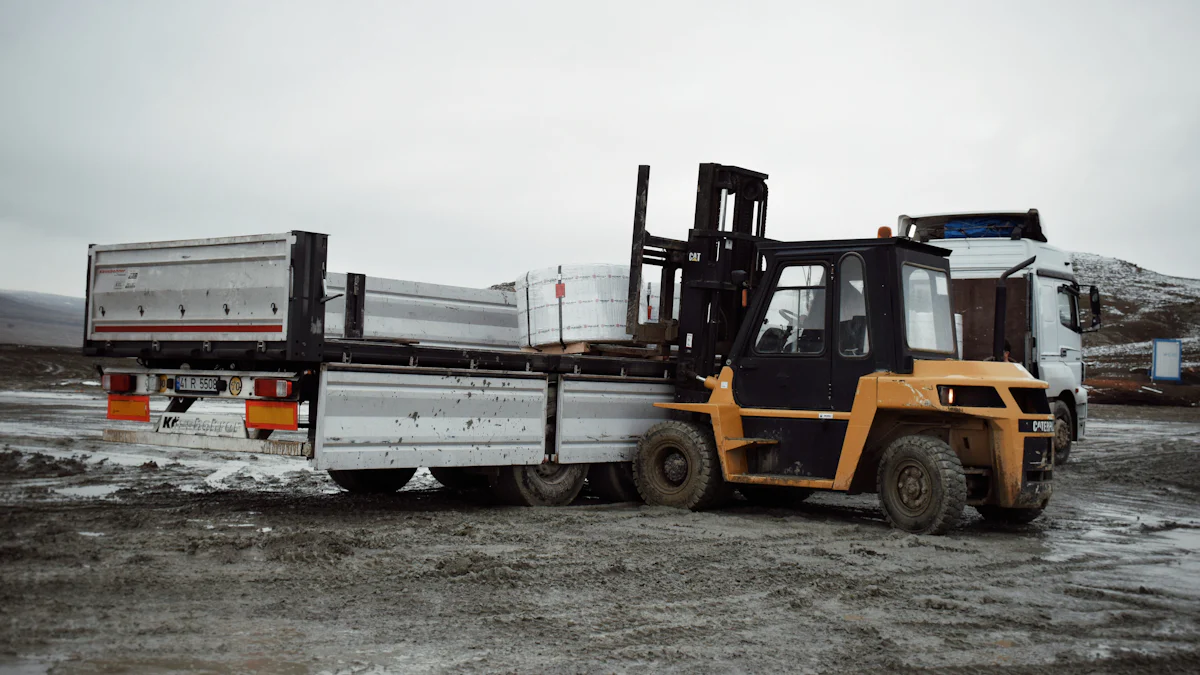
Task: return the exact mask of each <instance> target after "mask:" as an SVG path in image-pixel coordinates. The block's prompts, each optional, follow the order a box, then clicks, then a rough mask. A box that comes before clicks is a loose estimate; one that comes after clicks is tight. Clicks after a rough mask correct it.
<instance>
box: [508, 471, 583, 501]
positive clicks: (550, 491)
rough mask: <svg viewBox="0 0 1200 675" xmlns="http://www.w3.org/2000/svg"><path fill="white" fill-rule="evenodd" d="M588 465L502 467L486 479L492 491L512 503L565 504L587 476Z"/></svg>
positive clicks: (576, 494) (572, 499) (579, 489)
mask: <svg viewBox="0 0 1200 675" xmlns="http://www.w3.org/2000/svg"><path fill="white" fill-rule="evenodd" d="M587 474H588V465H587V464H550V463H546V464H537V465H532V466H502V467H500V470H499V471H498V472H497V473H496V474H495V476H494V477H492V478H491V479H490V480H489V484H490V485H491V488H492V493H493V494H494V495H496V497H497V498H498V499H499V500H500V501H502V502H504V503H505V504H512V505H513V506H566V505H567V504H570V503H571V502H573V501H575V498H576V497H578V496H579V492H580V491H581V490H583V481H584V479H586V478H587Z"/></svg>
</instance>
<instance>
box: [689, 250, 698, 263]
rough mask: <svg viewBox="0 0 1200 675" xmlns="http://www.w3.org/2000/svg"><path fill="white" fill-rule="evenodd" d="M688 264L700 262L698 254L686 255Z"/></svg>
mask: <svg viewBox="0 0 1200 675" xmlns="http://www.w3.org/2000/svg"><path fill="white" fill-rule="evenodd" d="M688 262H700V253H699V252H696V253H688Z"/></svg>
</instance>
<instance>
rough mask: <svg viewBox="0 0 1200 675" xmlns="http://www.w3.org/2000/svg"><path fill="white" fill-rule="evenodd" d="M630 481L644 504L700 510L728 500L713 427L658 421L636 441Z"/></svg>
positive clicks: (731, 491) (727, 489) (728, 489)
mask: <svg viewBox="0 0 1200 675" xmlns="http://www.w3.org/2000/svg"><path fill="white" fill-rule="evenodd" d="M633 482H634V484H635V485H637V491H638V494H640V495H642V499H644V500H645V501H646V503H647V504H651V505H657V506H674V507H677V508H683V509H692V510H693V511H699V510H701V509H707V508H712V507H714V506H718V505H720V504H722V503H724V502H726V501H728V500H729V497H730V496H731V494H732V493H733V488H732V487H731V486H730V485H729V484H728V483H726V482H725V476H724V475H722V474H721V460H720V458H718V457H717V443H716V440H715V439H714V438H713V434H712V430H711V429H709V428H707V427H703V426H700V425H699V424H692V423H690V422H676V421H669V422H659V423H658V424H656V425H654V426H653V427H650V430H649V431H647V432H646V435H644V436H642V439H641V440H640V441H638V447H637V453H636V454H635V455H634V459H633Z"/></svg>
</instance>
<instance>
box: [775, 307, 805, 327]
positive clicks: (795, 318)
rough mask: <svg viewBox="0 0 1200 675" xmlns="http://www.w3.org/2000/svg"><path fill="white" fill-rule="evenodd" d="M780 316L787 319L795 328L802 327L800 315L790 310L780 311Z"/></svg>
mask: <svg viewBox="0 0 1200 675" xmlns="http://www.w3.org/2000/svg"><path fill="white" fill-rule="evenodd" d="M779 315H780V316H782V317H783V318H785V319H787V322H788V323H789V324H791V325H793V326H799V325H800V315H798V314H796V313H795V312H793V311H792V310H790V309H781V310H779Z"/></svg>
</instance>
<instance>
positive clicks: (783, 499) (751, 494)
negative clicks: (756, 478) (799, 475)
mask: <svg viewBox="0 0 1200 675" xmlns="http://www.w3.org/2000/svg"><path fill="white" fill-rule="evenodd" d="M737 491H738V492H740V493H742V496H743V497H745V498H746V501H748V502H750V503H751V504H754V505H755V506H773V507H780V508H785V509H786V508H793V507H795V506H798V505H799V504H800V503H801V502H803V501H804V500H805V499H808V498H809V497H811V496H812V493H813V491H812V490H808V489H805V488H795V487H782V486H778V485H738V487H737Z"/></svg>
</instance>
